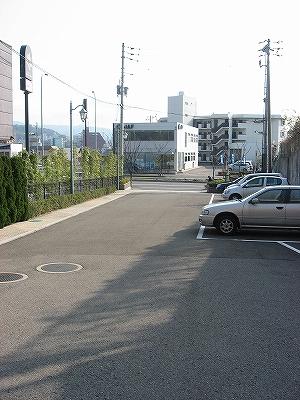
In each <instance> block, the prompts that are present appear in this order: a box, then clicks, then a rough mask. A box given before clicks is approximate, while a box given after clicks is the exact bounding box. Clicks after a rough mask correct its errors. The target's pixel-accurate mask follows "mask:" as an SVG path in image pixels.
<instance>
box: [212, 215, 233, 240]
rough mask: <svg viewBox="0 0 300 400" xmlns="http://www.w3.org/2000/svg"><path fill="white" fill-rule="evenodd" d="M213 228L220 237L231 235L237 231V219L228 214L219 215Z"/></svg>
mask: <svg viewBox="0 0 300 400" xmlns="http://www.w3.org/2000/svg"><path fill="white" fill-rule="evenodd" d="M215 227H216V229H217V231H218V232H220V233H222V235H232V234H233V233H235V232H236V231H237V228H238V222H237V219H236V218H235V217H234V216H233V215H230V214H223V215H220V216H219V217H218V218H217V219H216V222H215Z"/></svg>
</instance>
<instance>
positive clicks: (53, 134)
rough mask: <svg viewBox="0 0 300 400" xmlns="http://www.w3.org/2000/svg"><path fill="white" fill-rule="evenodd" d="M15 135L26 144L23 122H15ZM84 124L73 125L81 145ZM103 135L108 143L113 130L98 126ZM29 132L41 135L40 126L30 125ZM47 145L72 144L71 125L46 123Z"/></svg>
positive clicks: (61, 145)
mask: <svg viewBox="0 0 300 400" xmlns="http://www.w3.org/2000/svg"><path fill="white" fill-rule="evenodd" d="M13 129H14V137H15V138H16V142H17V143H23V144H25V127H24V124H22V123H17V122H15V123H14V125H13ZM82 129H83V126H82V125H77V126H73V138H74V144H77V145H80V142H82ZM97 131H98V132H99V133H101V136H102V137H103V139H104V140H105V142H107V143H111V142H112V131H111V129H107V128H97ZM29 133H30V134H33V135H36V134H37V136H38V137H39V138H40V137H41V129H40V127H39V126H38V127H36V126H35V125H29ZM43 135H44V142H45V145H56V146H59V147H68V146H69V145H70V127H69V126H65V125H46V126H45V127H44V128H43Z"/></svg>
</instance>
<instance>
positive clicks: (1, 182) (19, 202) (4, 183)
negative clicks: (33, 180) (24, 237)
mask: <svg viewBox="0 0 300 400" xmlns="http://www.w3.org/2000/svg"><path fill="white" fill-rule="evenodd" d="M27 212H28V198H27V178H26V170H25V163H24V161H23V160H22V159H18V158H17V157H16V158H15V157H14V158H9V157H0V228H3V227H4V226H7V225H10V224H14V223H15V222H19V221H25V220H26V219H27V216H28V215H27Z"/></svg>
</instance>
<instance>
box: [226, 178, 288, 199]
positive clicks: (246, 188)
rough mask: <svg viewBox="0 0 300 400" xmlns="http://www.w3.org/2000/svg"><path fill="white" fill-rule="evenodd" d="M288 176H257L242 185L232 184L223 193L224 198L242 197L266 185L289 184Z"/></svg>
mask: <svg viewBox="0 0 300 400" xmlns="http://www.w3.org/2000/svg"><path fill="white" fill-rule="evenodd" d="M288 184H289V183H288V180H287V178H283V177H281V176H256V177H254V178H251V179H249V180H248V181H246V182H244V183H242V184H240V185H231V186H228V188H227V189H225V190H224V192H223V193H222V197H223V199H226V200H228V199H229V200H233V199H242V198H243V197H246V196H249V195H250V194H252V193H255V192H257V191H258V190H260V189H262V188H263V187H265V186H277V185H288Z"/></svg>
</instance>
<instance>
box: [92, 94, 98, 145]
mask: <svg viewBox="0 0 300 400" xmlns="http://www.w3.org/2000/svg"><path fill="white" fill-rule="evenodd" d="M92 93H93V95H94V100H95V135H96V150H98V143H97V122H96V120H97V113H96V107H97V99H96V93H95V92H94V91H93V90H92Z"/></svg>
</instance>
